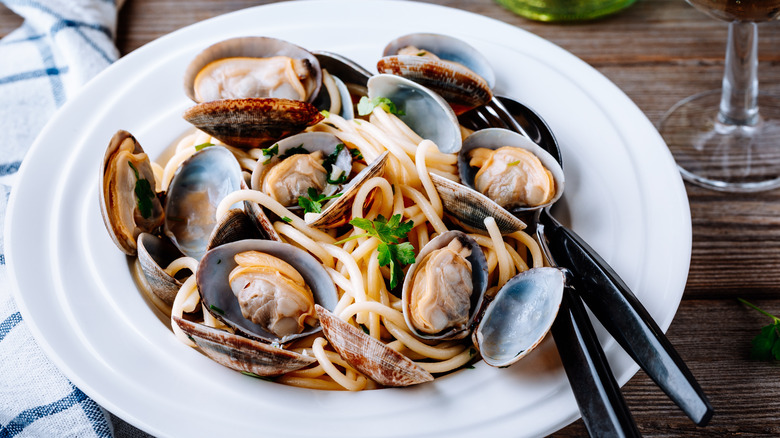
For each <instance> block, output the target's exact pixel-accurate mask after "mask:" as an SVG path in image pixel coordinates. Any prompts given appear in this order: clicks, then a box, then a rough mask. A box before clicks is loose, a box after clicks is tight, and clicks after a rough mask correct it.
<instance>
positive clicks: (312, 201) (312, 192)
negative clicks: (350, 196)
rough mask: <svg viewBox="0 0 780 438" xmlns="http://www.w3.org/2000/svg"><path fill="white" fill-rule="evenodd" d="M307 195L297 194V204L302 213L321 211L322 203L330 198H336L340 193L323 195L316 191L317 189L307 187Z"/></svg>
mask: <svg viewBox="0 0 780 438" xmlns="http://www.w3.org/2000/svg"><path fill="white" fill-rule="evenodd" d="M307 193H308V194H309V196H308V197H307V196H299V197H298V205H300V207H301V208H302V209H303V211H304V213H322V204H323V203H324V202H325V201H327V200H330V199H333V198H338V197H339V196H341V193H336V194H335V195H332V196H325V195H321V194H319V193H317V190H316V189H314V188H313V187H309V190H307Z"/></svg>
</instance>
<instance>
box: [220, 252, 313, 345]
mask: <svg viewBox="0 0 780 438" xmlns="http://www.w3.org/2000/svg"><path fill="white" fill-rule="evenodd" d="M235 261H236V263H237V264H238V266H236V267H235V268H234V269H233V270H232V271H231V272H230V277H229V281H230V287H231V289H232V290H233V293H234V294H235V295H236V298H238V303H239V305H240V307H241V313H242V314H243V315H244V318H246V319H248V320H250V321H252V322H253V323H255V324H259V325H261V326H263V327H265V328H266V329H267V330H268V331H269V332H271V333H273V334H275V335H276V336H279V337H280V338H281V337H284V336H288V335H291V334H298V333H301V332H302V331H303V329H304V327H305V326H306V325H308V326H309V327H313V326H314V325H315V324H316V317H315V312H314V297H313V295H312V293H311V290H309V288H308V286H306V283H305V282H304V280H303V277H302V276H301V274H300V273H298V271H297V270H295V268H293V267H292V266H290V264H289V263H287V262H285V261H284V260H282V259H280V258H278V257H274V256H272V255H270V254H265V253H262V252H259V251H245V252H241V253H238V254H236V255H235Z"/></svg>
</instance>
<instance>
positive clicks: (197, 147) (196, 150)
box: [195, 143, 214, 152]
mask: <svg viewBox="0 0 780 438" xmlns="http://www.w3.org/2000/svg"><path fill="white" fill-rule="evenodd" d="M209 146H214V143H201V144H199V145H197V146H195V152H200V151H202V150H203V149H205V148H207V147H209Z"/></svg>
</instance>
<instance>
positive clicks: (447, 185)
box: [431, 128, 564, 234]
mask: <svg viewBox="0 0 780 438" xmlns="http://www.w3.org/2000/svg"><path fill="white" fill-rule="evenodd" d="M479 149H483V150H481V151H479ZM475 151H477V152H476V157H477V159H475V157H474V153H475ZM494 151H495V152H494ZM485 157H487V158H485ZM480 158H481V159H480ZM475 164H482V168H480V167H477V166H476V165H475ZM529 169H530V170H531V171H533V172H534V173H533V174H532V175H529V174H528V173H527V172H526V170H529ZM458 170H459V173H460V178H461V184H458V183H455V182H452V181H449V180H446V179H445V178H442V177H438V176H436V175H432V176H431V179H432V180H433V183H434V185H435V186H436V190H437V191H438V192H439V195H440V196H441V198H442V204H443V205H444V207H445V208H446V209H447V211H448V213H449V215H450V216H451V218H452V220H453V221H454V222H456V223H458V224H460V225H462V226H463V227H464V228H466V229H469V230H472V231H475V232H478V231H484V222H483V221H484V219H485V218H486V217H494V218H495V219H496V223H497V225H498V227H499V229H500V230H501V232H502V234H508V233H512V232H514V231H517V230H520V229H523V228H525V223H524V222H522V221H521V220H520V219H518V218H517V217H516V216H517V215H523V214H528V213H533V212H536V211H539V210H540V209H542V208H545V207H547V206H549V205H551V204H552V203H554V202H555V201H557V200H558V199H559V198H560V197H561V195H562V194H563V188H564V176H563V169H561V166H560V164H559V163H558V161H557V160H556V159H555V158H554V157H553V156H552V155H550V154H549V153H548V152H547V151H545V150H544V149H542V148H541V147H539V146H538V145H537V144H536V143H534V142H532V141H531V140H529V139H527V138H525V137H523V136H522V135H520V134H517V133H515V132H512V131H509V130H506V129H501V128H488V129H483V130H480V131H477V132H475V133H473V134H471V135H470V136H468V137H467V138H466V140H465V141H464V142H463V148H462V149H461V150H460V152H459V153H458ZM480 172H481V173H480ZM477 189H483V190H484V193H481V192H479V191H478V190H477ZM496 201H499V202H500V203H499V202H496ZM530 201H533V202H530Z"/></svg>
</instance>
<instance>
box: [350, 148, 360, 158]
mask: <svg viewBox="0 0 780 438" xmlns="http://www.w3.org/2000/svg"><path fill="white" fill-rule="evenodd" d="M349 153H350V154H352V158H354V159H356V160H362V159H363V154H362V153H361V152H360V150H359V149H350V150H349Z"/></svg>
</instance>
